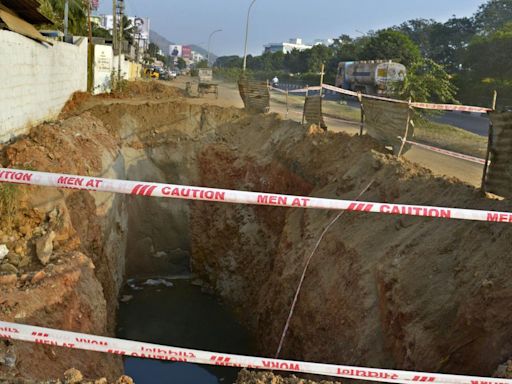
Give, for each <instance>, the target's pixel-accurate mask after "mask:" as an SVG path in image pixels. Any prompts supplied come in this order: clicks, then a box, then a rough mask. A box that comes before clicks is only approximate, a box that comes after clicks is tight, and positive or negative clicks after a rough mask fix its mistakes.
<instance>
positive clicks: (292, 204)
mask: <svg viewBox="0 0 512 384" xmlns="http://www.w3.org/2000/svg"><path fill="white" fill-rule="evenodd" d="M0 182H7V183H16V184H28V185H39V186H46V187H57V188H66V189H79V190H86V191H98V192H114V193H124V194H129V195H140V196H155V197H167V198H173V199H184V200H201V201H212V202H222V203H234V204H255V205H268V206H274V207H288V208H314V209H329V210H346V211H357V212H374V213H382V214H390V215H405V216H420V217H434V218H443V219H458V220H475V221H490V222H499V223H512V213H510V212H497V211H485V210H476V209H461V208H447V207H435V206H425V205H405V204H388V203H373V202H361V201H353V200H337V199H325V198H318V197H306V196H296V195H281V194H273V193H263V192H246V191H236V190H230V189H217V188H205V187H193V186H187V185H176V184H161V183H149V182H141V181H128V180H116V179H103V178H97V177H86V176H77V175H67V174H58V173H46V172H36V171H25V170H17V169H9V168H0Z"/></svg>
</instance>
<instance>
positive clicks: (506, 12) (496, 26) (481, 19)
mask: <svg viewBox="0 0 512 384" xmlns="http://www.w3.org/2000/svg"><path fill="white" fill-rule="evenodd" d="M511 20H512V0H489V1H488V2H487V3H485V4H482V5H481V6H480V7H479V8H478V11H477V13H476V14H475V24H476V26H477V28H478V31H479V32H480V33H481V34H491V33H495V32H498V31H499V30H500V29H501V28H502V27H503V26H505V24H507V23H509V22H510V21H511Z"/></svg>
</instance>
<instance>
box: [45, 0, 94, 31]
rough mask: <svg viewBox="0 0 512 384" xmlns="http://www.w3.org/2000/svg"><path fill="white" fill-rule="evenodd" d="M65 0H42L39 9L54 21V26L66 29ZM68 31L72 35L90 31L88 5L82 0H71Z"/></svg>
mask: <svg viewBox="0 0 512 384" xmlns="http://www.w3.org/2000/svg"><path fill="white" fill-rule="evenodd" d="M65 3H66V1H65V0H42V1H40V4H41V6H40V8H39V10H40V11H41V13H42V14H43V15H44V16H46V17H47V18H48V19H50V20H51V21H52V22H53V27H54V28H56V29H59V30H63V29H64V5H65ZM68 20H69V21H68V31H69V33H70V34H72V35H79V36H86V35H87V32H88V23H87V7H86V4H85V3H84V2H83V1H81V0H70V1H69V17H68Z"/></svg>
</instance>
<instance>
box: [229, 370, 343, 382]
mask: <svg viewBox="0 0 512 384" xmlns="http://www.w3.org/2000/svg"><path fill="white" fill-rule="evenodd" d="M236 384H336V383H335V382H332V381H324V380H322V381H311V380H305V379H302V378H299V377H296V376H291V377H282V376H278V375H274V374H273V373H270V372H252V371H248V370H246V369H243V370H241V371H240V373H239V374H238V379H237V381H236Z"/></svg>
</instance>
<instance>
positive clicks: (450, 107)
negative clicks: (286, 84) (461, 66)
mask: <svg viewBox="0 0 512 384" xmlns="http://www.w3.org/2000/svg"><path fill="white" fill-rule="evenodd" d="M322 87H323V88H325V89H328V90H330V91H334V92H338V93H342V94H344V95H349V96H355V97H357V95H358V93H357V92H354V91H349V90H347V89H343V88H339V87H334V86H332V85H329V84H322ZM361 96H362V97H364V98H367V99H375V100H382V101H389V102H392V103H400V104H407V101H404V100H397V99H391V98H388V97H380V96H374V95H365V94H361ZM411 107H413V108H420V109H433V110H437V111H458V112H477V113H488V112H491V111H492V109H489V108H482V107H473V106H469V105H455V104H434V103H411Z"/></svg>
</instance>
